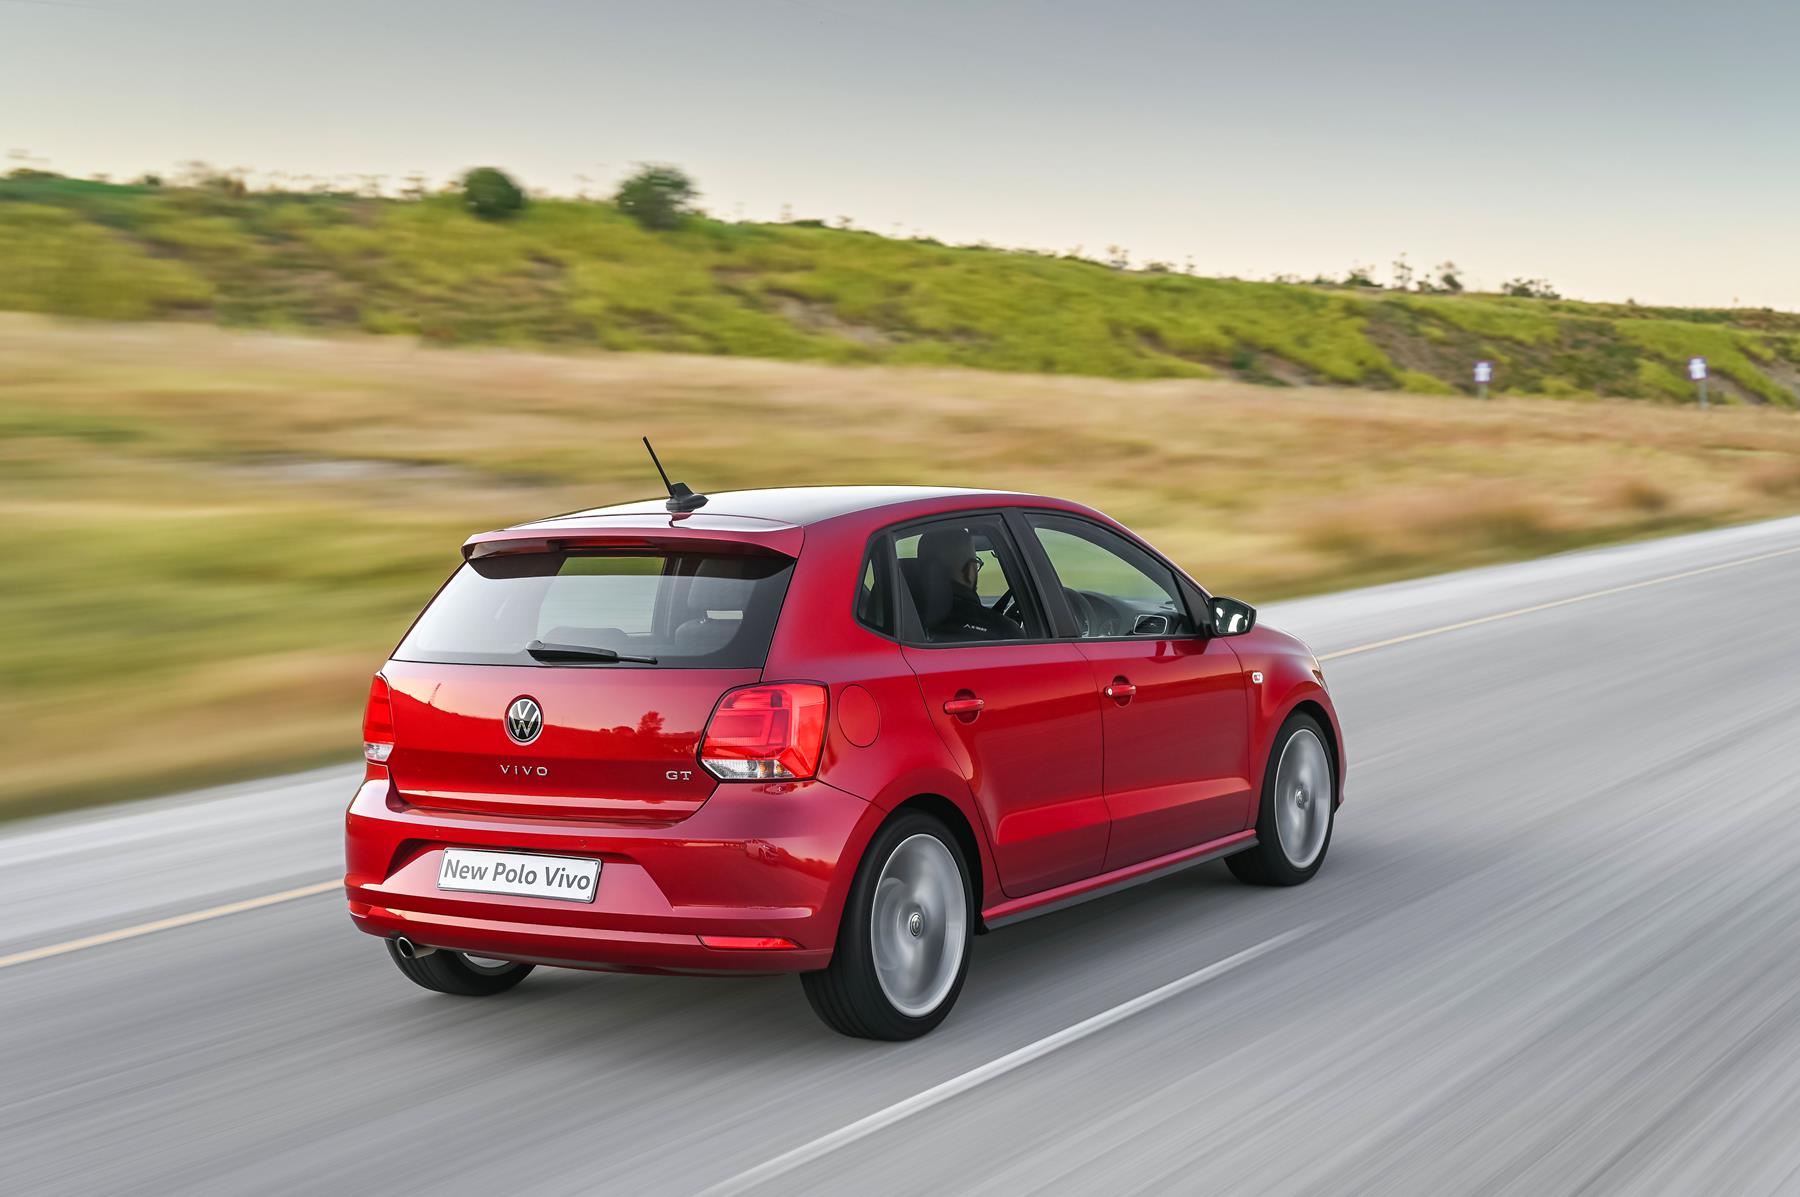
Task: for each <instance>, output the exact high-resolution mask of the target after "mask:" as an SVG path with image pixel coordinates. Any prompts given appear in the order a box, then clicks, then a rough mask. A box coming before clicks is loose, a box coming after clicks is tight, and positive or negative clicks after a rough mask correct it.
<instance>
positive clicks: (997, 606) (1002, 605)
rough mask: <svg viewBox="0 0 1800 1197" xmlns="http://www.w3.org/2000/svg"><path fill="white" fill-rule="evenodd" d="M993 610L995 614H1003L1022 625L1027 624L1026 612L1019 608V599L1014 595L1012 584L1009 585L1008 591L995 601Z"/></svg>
mask: <svg viewBox="0 0 1800 1197" xmlns="http://www.w3.org/2000/svg"><path fill="white" fill-rule="evenodd" d="M993 611H994V614H995V615H999V616H1003V617H1004V618H1006V619H1009V620H1011V621H1012V622H1013V623H1016V624H1018V625H1019V626H1020V627H1024V626H1025V613H1024V612H1023V611H1021V610H1019V600H1018V599H1017V598H1016V597H1014V595H1013V592H1012V587H1010V586H1009V587H1007V589H1006V593H1005V594H1003V595H1001V596H1000V597H999V599H997V600H996V601H995V603H994V607H993Z"/></svg>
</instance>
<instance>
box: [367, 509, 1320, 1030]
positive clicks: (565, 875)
mask: <svg viewBox="0 0 1800 1197" xmlns="http://www.w3.org/2000/svg"><path fill="white" fill-rule="evenodd" d="M673 492H674V494H675V497H672V498H671V499H670V500H669V501H668V502H666V503H665V502H663V501H660V500H659V501H654V502H645V503H632V504H627V505H624V506H620V507H608V508H603V509H599V510H595V511H582V512H577V513H574V514H571V515H563V516H557V517H554V518H551V519H546V520H540V521H538V522H536V523H530V524H522V525H520V526H518V527H513V528H507V529H505V530H502V531H497V532H486V533H482V534H481V535H478V536H474V537H472V538H470V540H469V541H468V543H467V544H465V545H464V546H463V556H464V558H465V561H464V563H463V565H462V566H461V567H460V568H459V569H458V570H457V571H456V572H455V573H454V574H453V575H452V576H451V578H450V580H449V581H448V582H446V583H445V585H444V587H443V589H442V590H441V591H439V593H438V595H437V597H436V598H435V599H434V600H433V601H432V603H431V605H430V606H429V607H427V608H426V609H425V612H424V613H423V614H422V615H420V616H419V618H418V620H417V621H416V622H415V623H414V624H413V626H412V629H411V630H410V631H408V632H407V634H406V638H405V639H404V640H402V641H401V642H400V645H399V647H398V648H396V649H395V650H394V653H393V658H392V659H391V660H390V661H388V663H387V664H386V665H385V666H384V667H383V668H382V670H381V672H380V673H379V674H377V675H376V676H375V679H374V682H373V685H372V687H371V690H370V694H369V705H368V711H367V715H366V719H365V728H364V736H363V738H364V740H365V746H364V747H365V753H366V755H367V757H368V771H367V779H366V780H365V781H364V782H363V784H362V786H361V788H360V789H359V790H358V791H357V794H356V797H355V799H354V801H353V802H352V803H351V805H350V809H349V813H348V825H347V849H346V855H347V875H346V876H345V879H344V881H345V886H346V889H347V891H348V897H349V902H350V914H351V916H352V918H353V919H354V920H355V923H356V925H357V926H358V927H360V928H362V930H364V931H366V932H368V933H369V934H371V935H378V936H381V937H382V938H383V939H385V940H386V941H387V944H388V948H389V951H390V953H391V954H392V956H393V959H394V962H395V963H396V964H397V965H398V966H399V968H400V970H401V971H402V972H404V973H405V974H406V975H407V976H408V977H409V978H411V979H412V980H413V981H415V982H417V983H418V984H420V985H422V986H424V987H426V988H428V989H434V990H439V991H442V992H447V993H457V994H470V995H474V994H492V993H498V992H501V991H503V990H506V989H510V988H511V987H512V986H514V985H516V984H517V983H518V982H519V981H520V980H522V979H523V978H524V977H525V975H526V974H527V973H529V972H530V971H531V969H532V968H533V967H534V966H535V965H540V964H543V965H557V966H562V967H569V968H586V969H611V970H627V971H637V972H663V973H745V972H756V973H767V972H796V973H799V974H800V975H801V981H802V982H803V984H804V987H805V990H806V995H807V997H808V999H809V1000H810V1001H811V1003H812V1006H813V1009H814V1010H816V1011H817V1012H818V1014H819V1016H820V1017H821V1018H823V1019H824V1020H825V1022H827V1023H828V1024H830V1025H831V1026H832V1027H834V1028H836V1029H837V1030H839V1031H842V1032H844V1033H846V1034H850V1035H859V1036H865V1037H870V1038H878V1039H905V1038H910V1037H913V1036H916V1035H920V1034H923V1033H924V1032H926V1031H928V1030H930V1029H931V1028H932V1027H934V1026H936V1025H937V1024H938V1023H939V1022H941V1021H942V1020H943V1018H944V1016H945V1015H946V1014H947V1013H948V1012H949V1010H950V1007H951V1005H952V1004H953V1003H954V1002H955V1001H956V997H957V994H958V992H959V991H960V989H961V988H962V984H963V978H964V975H965V973H966V972H967V969H968V963H969V955H970V947H971V940H972V937H973V936H975V935H977V934H980V933H982V932H984V931H987V930H989V929H992V928H995V927H999V926H1002V925H1004V924H1006V923H1010V922H1014V921H1016V920H1019V919H1023V918H1027V917H1029V916H1031V915H1035V914H1041V913H1044V912H1046V911H1050V910H1054V909H1057V908H1060V907H1063V906H1066V905H1069V904H1071V903H1073V902H1077V901H1080V900H1083V899H1086V898H1090V897H1094V896H1096V895H1099V894H1102V893H1107V892H1110V891H1112V890H1115V889H1118V888H1121V887H1123V886H1127V885H1131V884H1134V883H1138V882H1142V881H1146V880H1149V879H1151V878H1153V877H1157V876H1161V875H1163V874H1165V873H1168V872H1171V871H1174V870H1176V869H1180V868H1185V867H1188V866H1191V865H1196V864H1199V863H1201V862H1203V861H1208V860H1213V859H1216V858H1221V857H1222V858H1224V859H1225V861H1226V863H1227V864H1228V865H1229V866H1230V868H1231V870H1232V872H1233V873H1235V874H1236V875H1237V876H1238V877H1240V878H1242V879H1243V880H1245V881H1250V882H1255V883H1258V884H1267V885H1294V884H1298V883H1300V882H1303V881H1305V880H1307V879H1308V878H1309V877H1311V876H1312V875H1313V874H1314V873H1315V872H1316V871H1317V870H1318V868H1319V865H1320V863H1321V862H1322V861H1323V860H1324V857H1325V852H1326V848H1327V846H1328V845H1329V843H1330V840H1331V829H1332V822H1333V817H1334V814H1335V811H1336V808H1337V806H1338V804H1339V803H1340V802H1341V801H1342V800H1343V778H1344V748H1343V737H1342V735H1341V734H1340V731H1339V728H1338V723H1337V717H1336V715H1335V713H1334V712H1333V709H1332V704H1331V699H1330V697H1329V696H1328V695H1327V693H1326V689H1325V681H1324V677H1323V675H1322V674H1321V673H1320V670H1319V664H1318V661H1317V660H1316V659H1315V658H1314V657H1313V654H1312V653H1311V652H1310V651H1309V650H1308V649H1307V648H1306V646H1305V645H1304V644H1302V643H1301V642H1300V641H1298V640H1296V639H1294V638H1293V637H1290V636H1287V635H1284V634H1282V633H1280V632H1277V631H1274V630H1271V629H1269V628H1266V627H1260V626H1258V625H1257V624H1256V618H1255V612H1254V610H1253V609H1252V608H1250V607H1249V606H1248V605H1246V604H1244V603H1241V602H1238V601H1236V600H1233V599H1227V598H1215V597H1212V596H1210V595H1208V594H1207V593H1206V592H1205V591H1204V590H1202V589H1201V587H1200V586H1198V585H1197V584H1196V583H1194V582H1193V581H1192V580H1191V579H1189V578H1188V577H1187V576H1186V575H1185V574H1183V573H1182V572H1181V570H1179V569H1177V568H1176V567H1175V566H1173V565H1171V564H1170V563H1169V562H1168V561H1167V560H1166V559H1164V558H1163V557H1161V556H1159V555H1158V554H1157V553H1156V552H1155V550H1153V549H1151V548H1150V547H1149V546H1147V545H1145V544H1144V543H1143V542H1142V541H1141V540H1139V539H1138V538H1136V537H1135V536H1133V535H1132V534H1131V533H1130V532H1129V531H1127V530H1126V529H1125V528H1123V527H1121V526H1120V525H1119V524H1117V523H1115V522H1113V521H1112V520H1110V519H1108V518H1107V517H1105V516H1103V515H1101V514H1100V513H1099V512H1096V511H1093V510H1091V509H1089V508H1086V507H1083V506H1080V505H1079V504H1076V503H1070V502H1065V501H1062V500H1059V499H1050V498H1044V497H1042V496H1037V495H1024V494H1009V493H993V492H986V491H975V490H949V489H936V488H923V487H831V488H807V489H787V490H762V491H742V492H738V493H733V494H721V495H716V496H713V497H712V498H711V500H710V502H708V501H707V500H705V499H702V498H701V497H700V496H694V495H690V494H688V492H687V491H686V488H685V487H681V486H680V485H679V484H677V485H676V486H675V487H674V488H673ZM703 503H704V504H706V506H705V509H704V510H698V509H696V508H697V507H698V506H699V505H700V504H703Z"/></svg>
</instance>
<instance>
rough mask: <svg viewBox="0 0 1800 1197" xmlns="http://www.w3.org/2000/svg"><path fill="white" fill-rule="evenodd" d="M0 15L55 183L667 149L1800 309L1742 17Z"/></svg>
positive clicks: (731, 164)
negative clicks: (198, 168) (200, 170)
mask: <svg viewBox="0 0 1800 1197" xmlns="http://www.w3.org/2000/svg"><path fill="white" fill-rule="evenodd" d="M0 28H3V29H4V31H5V34H6V36H5V37H4V38H0V43H4V44H5V45H6V47H7V48H6V49H0V66H4V67H5V69H4V70H0V108H4V109H5V110H7V111H8V112H9V114H10V115H12V116H13V118H14V119H13V121H12V122H11V127H10V128H9V130H8V132H7V134H6V138H7V141H6V144H4V145H0V152H9V151H10V152H14V153H24V154H28V155H30V156H31V160H30V161H27V160H26V159H24V158H19V157H14V158H13V161H12V162H11V163H10V165H14V166H16V165H39V164H40V163H41V164H42V166H43V168H44V169H50V170H54V171H57V172H59V173H64V174H69V175H73V176H77V177H92V176H95V175H98V174H106V175H109V176H111V177H113V178H114V179H128V178H131V177H134V176H136V175H139V174H142V173H145V172H155V173H161V174H165V175H167V174H168V173H169V172H170V171H171V169H172V168H175V167H176V166H178V164H180V163H183V162H187V161H191V160H201V161H206V162H210V163H213V164H214V165H216V166H217V167H218V168H219V169H221V170H226V171H231V170H234V169H240V168H247V169H248V171H249V172H250V174H251V176H252V178H254V179H259V180H260V179H270V178H275V177H277V174H278V172H291V173H292V175H294V176H309V175H311V176H330V177H334V178H366V177H369V176H382V177H384V178H385V179H386V180H388V190H390V191H391V190H393V188H394V186H395V185H396V184H397V183H399V182H400V181H402V180H404V179H405V178H406V177H407V176H409V175H412V174H415V173H417V174H423V175H425V176H427V177H428V178H429V179H431V180H432V181H433V182H434V183H442V182H444V181H446V180H448V179H451V178H454V177H456V176H457V175H459V174H460V173H461V171H463V170H464V169H467V168H469V167H473V166H479V165H494V166H498V167H500V168H501V169H503V170H505V171H507V173H509V174H510V175H512V176H513V177H514V178H516V179H518V180H519V182H520V183H521V184H522V185H524V186H526V187H527V188H529V189H531V190H533V191H534V192H547V193H550V194H555V195H564V196H568V195H574V194H577V193H580V192H586V193H588V194H589V195H596V194H599V195H605V194H610V190H611V186H612V185H613V184H614V183H615V182H616V180H617V179H618V178H620V177H621V176H623V175H624V174H625V173H627V172H628V171H629V169H630V168H631V165H632V164H634V163H637V162H642V161H658V162H669V163H672V164H674V165H676V166H679V167H680V168H682V169H683V170H685V171H687V172H688V173H689V174H690V175H691V176H693V177H694V179H695V180H696V181H697V183H698V185H699V187H700V190H701V193H702V195H701V200H700V202H701V205H702V207H704V208H705V209H707V210H708V212H709V213H710V214H712V215H713V216H715V217H716V218H718V219H723V220H734V221H748V222H756V223H777V222H779V220H780V219H781V217H782V214H783V213H784V211H785V212H789V213H791V214H792V215H794V216H797V217H801V218H812V219H821V220H824V221H825V222H827V223H836V222H837V221H838V219H839V218H840V217H844V216H848V217H850V218H851V220H852V221H853V222H854V224H855V227H857V228H860V229H862V230H864V231H868V232H875V233H879V234H881V235H884V236H899V237H913V236H924V237H930V238H932V239H935V240H938V241H942V242H945V243H947V244H964V245H967V244H979V243H984V242H985V243H988V244H992V245H995V246H998V247H1003V248H1011V249H1031V250H1037V251H1047V252H1051V253H1057V254H1066V253H1070V252H1071V251H1076V252H1079V253H1080V255H1081V256H1084V257H1090V258H1094V259H1104V258H1106V257H1108V256H1110V254H1109V250H1110V247H1114V246H1117V247H1122V248H1123V249H1124V250H1126V251H1128V253H1129V256H1130V260H1131V262H1132V263H1133V264H1134V265H1140V266H1141V265H1143V264H1145V263H1148V262H1152V261H1162V262H1166V263H1168V264H1170V265H1171V266H1172V267H1173V268H1175V269H1176V270H1184V269H1185V268H1187V267H1188V266H1189V264H1190V263H1191V269H1192V272H1193V273H1195V274H1198V275H1203V276H1208V277H1220V278H1244V279H1252V280H1267V279H1279V278H1284V277H1289V276H1292V277H1298V278H1301V279H1310V278H1312V277H1314V276H1315V275H1324V276H1328V277H1333V278H1342V277H1344V275H1345V274H1346V272H1348V271H1349V270H1350V269H1351V268H1352V267H1353V266H1366V267H1370V268H1372V275H1373V277H1374V279H1375V280H1376V281H1378V282H1383V283H1386V282H1388V281H1389V280H1390V276H1391V273H1392V264H1393V263H1394V261H1395V260H1396V259H1397V258H1398V257H1399V256H1400V255H1403V254H1404V255H1405V257H1406V259H1407V262H1408V263H1409V265H1410V266H1411V268H1412V269H1413V270H1414V271H1416V272H1417V273H1419V274H1421V275H1423V274H1425V273H1427V272H1429V271H1430V270H1432V268H1433V267H1434V266H1435V265H1436V264H1437V263H1440V262H1442V261H1445V260H1450V261H1454V262H1456V263H1457V264H1458V265H1459V266H1460V267H1461V268H1462V272H1463V278H1464V281H1465V284H1466V285H1468V286H1469V288H1470V289H1471V290H1483V291H1494V290H1498V289H1499V287H1500V285H1501V284H1502V283H1503V282H1504V281H1505V280H1507V279H1509V278H1515V277H1516V278H1529V279H1544V280H1547V281H1548V282H1549V283H1550V284H1551V285H1552V286H1554V287H1555V288H1556V290H1557V291H1559V292H1560V293H1561V294H1562V295H1563V296H1565V297H1567V298H1570V299H1582V300H1594V301H1601V302H1618V303H1623V302H1627V301H1633V302H1636V303H1638V304H1641V305H1645V306H1680V307H1717V308H1732V307H1736V308H1764V307H1767V308H1774V309H1778V310H1784V311H1794V310H1800V243H1797V242H1796V239H1795V238H1794V237H1793V236H1792V234H1791V232H1789V229H1788V224H1789V221H1790V220H1791V216H1790V215H1789V214H1790V213H1791V212H1792V211H1793V210H1795V209H1796V208H1800V166H1796V164H1795V163H1794V162H1793V161H1792V155H1791V154H1789V153H1787V152H1786V146H1787V144H1788V141H1789V138H1788V136H1787V133H1786V130H1785V127H1784V125H1785V121H1784V114H1786V113H1791V112H1793V111H1795V110H1796V106H1797V105H1800V75H1797V74H1796V72H1794V71H1793V70H1792V69H1791V61H1790V60H1791V58H1792V52H1791V50H1790V49H1789V48H1790V47H1791V46H1793V45H1794V44H1796V40H1800V11H1797V10H1795V9H1794V8H1793V7H1792V6H1784V5H1780V4H1775V3H1768V2H1764V0H1727V3H1726V4H1725V5H1724V7H1723V9H1722V10H1719V11H1716V12H1714V13H1712V14H1709V25H1708V27H1707V28H1705V29H1703V30H1702V29H1697V28H1695V27H1693V26H1692V25H1691V24H1690V20H1689V18H1688V17H1687V16H1686V14H1685V10H1684V9H1682V8H1681V7H1680V6H1678V5H1676V4H1675V3H1674V2H1673V0H1647V2H1641V3H1624V2H1623V0H1598V2H1596V3H1590V4H1587V5H1584V6H1582V8H1581V10H1580V11H1576V12H1570V11H1565V10H1564V8H1563V7H1562V6H1559V5H1556V4H1552V3H1549V2H1548V0H1523V2H1521V3H1518V4H1514V5H1510V6H1508V7H1507V8H1505V9H1504V10H1500V11H1479V10H1478V6H1473V5H1461V6H1450V7H1448V8H1446V7H1445V6H1442V5H1432V4H1426V3H1423V0H1372V2H1371V3H1369V4H1366V5H1364V6H1362V7H1361V8H1360V9H1358V10H1357V11H1355V12H1348V11H1346V10H1344V9H1343V8H1342V7H1341V6H1338V5H1333V4H1330V3H1328V2H1327V0H1293V2H1292V3H1289V4H1287V5H1282V6H1264V7H1261V8H1256V9H1253V10H1243V9H1241V8H1239V7H1233V6H1222V5H1205V4H1202V5H1192V4H1179V5H1178V4H1174V3H1172V2H1169V0H1154V2H1144V3H1139V4H1136V5H1133V6H1131V9H1130V11H1129V12H1128V13H1125V12H1120V11H1116V10H1112V11H1109V12H1107V13H1095V12H1091V11H1088V10H1087V9H1085V8H1084V7H1081V6H1076V5H1070V4H1064V3H1057V2H1055V0H996V2H994V3H990V4H985V5H981V6H979V7H973V8H971V7H968V6H960V5H954V4H950V3H947V2H946V0H919V2H915V3H913V4H910V5H906V6H900V7H897V6H894V5H891V4H890V5H876V4H872V3H867V2H865V0H833V2H831V3H818V2H814V0H753V2H746V3H738V4H726V3H718V2H714V0H681V2H676V3H669V4H664V5H659V6H649V7H645V6H632V5H625V4H618V3H596V4H590V5H582V6H568V5H559V4H555V3H551V2H549V0H524V2H522V3H520V4H517V5H514V6H511V7H509V8H508V9H506V10H505V11H496V10H492V9H489V8H486V7H484V6H480V5H473V4H469V3H467V2H466V0H447V2H444V3H439V4H432V5H426V4H422V3H418V2H416V0H396V2H394V3H391V4H389V5H386V6H384V7H382V8H381V9H379V10H376V11H373V12H371V11H369V10H367V9H366V8H365V7H362V6H357V5H351V4H346V3H345V2H344V0H320V2H319V3H316V4H314V5H311V6H308V8H307V9H305V10H304V11H302V10H299V9H295V8H291V7H285V6H261V7H259V8H257V9H255V10H254V12H247V11H246V10H243V9H241V8H239V7H237V6H235V5H231V4H228V3H226V2H225V0H166V2H165V3H162V4H158V5H154V6H153V5H150V4H148V3H147V0H110V2H104V3H103V2H100V0H95V2H92V3H88V2H85V0H84V2H81V3H77V2H75V0H54V2H52V0H29V2H26V0H0ZM1095 47H1100V49H1099V50H1098V51H1097V50H1096V49H1095ZM171 79H177V80H184V81H191V82H184V83H181V84H179V85H176V86H171V85H170V80H171Z"/></svg>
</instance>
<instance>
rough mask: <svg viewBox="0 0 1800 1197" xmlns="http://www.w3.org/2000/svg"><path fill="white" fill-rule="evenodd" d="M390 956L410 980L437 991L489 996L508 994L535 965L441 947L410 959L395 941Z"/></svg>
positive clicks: (389, 942) (462, 995)
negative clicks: (470, 954) (466, 954)
mask: <svg viewBox="0 0 1800 1197" xmlns="http://www.w3.org/2000/svg"><path fill="white" fill-rule="evenodd" d="M387 950H388V956H389V957H391V958H392V959H393V961H394V965H395V967H396V968H398V969H399V970H400V971H401V972H402V973H404V974H405V975H406V979H407V980H409V981H411V982H412V983H413V984H414V985H417V986H419V987H421V988H423V989H429V990H432V991H433V992H436V993H454V994H456V995H457V996H458V997H488V996H490V995H492V994H496V993H505V992H506V991H507V990H509V989H511V988H512V987H513V986H515V985H517V984H518V983H519V982H520V981H523V980H524V979H525V978H526V977H527V976H529V975H530V974H531V970H532V967H533V966H532V965H529V964H515V963H513V962H512V961H510V960H495V961H491V962H490V961H487V960H484V959H480V958H477V957H472V956H465V955H464V954H463V953H461V952H452V951H451V950H450V949H448V948H439V949H438V950H437V951H435V952H430V953H427V954H426V955H424V956H414V957H412V958H411V959H410V960H409V959H408V958H406V957H405V956H402V955H401V954H400V949H399V948H398V947H396V946H395V945H394V941H393V940H391V939H390V940H388V942H387Z"/></svg>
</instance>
